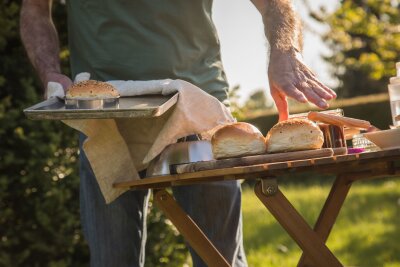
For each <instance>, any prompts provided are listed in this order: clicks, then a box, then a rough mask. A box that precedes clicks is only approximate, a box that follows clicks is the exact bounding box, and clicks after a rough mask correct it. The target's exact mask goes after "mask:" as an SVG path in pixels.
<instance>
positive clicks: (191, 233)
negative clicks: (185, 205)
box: [154, 189, 231, 267]
mask: <svg viewBox="0 0 400 267" xmlns="http://www.w3.org/2000/svg"><path fill="white" fill-rule="evenodd" d="M154 200H155V202H156V204H157V205H158V206H159V208H160V209H161V210H162V211H163V212H164V213H165V215H166V216H167V218H168V219H170V220H171V222H172V223H173V224H174V225H175V227H176V228H177V229H178V231H179V232H180V233H181V234H182V235H183V237H184V238H185V239H186V241H187V242H188V243H189V245H190V246H191V247H192V248H193V249H194V250H195V251H196V253H197V254H198V255H199V256H200V257H201V258H202V259H203V260H204V262H205V263H206V264H207V266H210V267H231V265H230V264H229V263H228V262H227V261H226V260H225V258H224V257H223V256H222V255H221V254H220V253H219V252H218V250H217V249H216V248H215V247H214V245H213V244H212V243H211V241H210V240H209V239H208V238H207V237H206V236H205V234H204V233H203V232H202V231H201V229H200V228H199V227H198V226H197V225H196V223H195V222H194V221H193V220H192V219H191V218H190V217H189V215H187V214H186V213H185V212H184V211H183V209H182V208H181V207H180V206H179V205H178V203H177V202H176V201H175V199H174V198H173V197H172V196H171V195H170V194H169V193H168V192H167V191H165V190H164V189H161V190H154Z"/></svg>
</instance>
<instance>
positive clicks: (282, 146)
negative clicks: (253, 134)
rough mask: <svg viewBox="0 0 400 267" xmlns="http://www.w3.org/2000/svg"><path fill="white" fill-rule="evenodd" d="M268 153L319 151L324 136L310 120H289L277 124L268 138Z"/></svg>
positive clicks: (270, 131)
mask: <svg viewBox="0 0 400 267" xmlns="http://www.w3.org/2000/svg"><path fill="white" fill-rule="evenodd" d="M266 142H267V152H268V153H275V152H289V151H299V150H309V149H319V148H321V147H322V145H323V143H324V135H323V133H322V131H321V130H320V128H319V127H318V125H317V124H315V123H314V122H313V121H311V120H308V119H289V120H286V121H282V122H279V123H277V124H275V126H274V127H272V128H271V130H269V132H268V134H267V137H266Z"/></svg>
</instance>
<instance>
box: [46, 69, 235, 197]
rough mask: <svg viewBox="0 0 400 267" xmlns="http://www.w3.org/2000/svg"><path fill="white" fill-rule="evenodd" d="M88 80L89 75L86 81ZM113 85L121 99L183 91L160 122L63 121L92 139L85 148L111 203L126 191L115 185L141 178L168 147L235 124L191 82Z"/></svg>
mask: <svg viewBox="0 0 400 267" xmlns="http://www.w3.org/2000/svg"><path fill="white" fill-rule="evenodd" d="M82 76H84V75H81V76H80V77H82ZM77 78H78V77H77ZM88 78H89V77H87V75H86V76H85V78H84V79H88ZM76 80H78V79H76ZM109 83H110V84H113V85H114V86H115V87H116V88H117V90H118V91H119V92H120V94H121V96H122V97H124V96H135V95H142V94H149V93H151V94H163V95H170V94H172V93H174V92H178V94H179V96H178V102H177V104H176V105H175V107H173V108H171V109H170V110H169V111H167V112H166V113H165V114H163V115H162V116H160V117H154V118H133V119H132V118H130V119H106V120H93V119H90V120H67V121H64V123H66V124H67V125H69V126H70V127H72V128H74V129H76V130H78V131H80V132H82V133H84V134H85V135H86V136H87V137H88V138H87V139H86V141H85V143H84V145H83V149H84V151H85V153H86V156H87V158H88V160H89V162H90V165H91V167H92V169H93V172H94V174H95V176H96V179H97V181H98V183H99V186H100V190H101V192H102V194H103V196H104V199H105V201H106V202H107V203H110V202H112V201H113V200H115V199H116V198H117V197H118V196H119V195H121V194H122V193H123V192H125V191H126V190H125V189H116V188H113V187H112V184H113V183H114V181H116V180H118V181H123V180H132V179H140V178H139V175H138V173H137V172H138V171H140V170H143V169H145V168H146V167H147V165H148V163H149V162H150V161H151V160H152V159H154V158H155V157H156V156H157V155H158V154H159V153H161V152H162V151H163V150H164V148H165V147H166V146H168V145H169V144H173V143H175V142H176V140H177V139H179V138H181V137H184V136H187V135H190V134H199V133H201V134H204V133H208V135H209V134H210V132H212V131H213V129H215V127H217V126H219V125H223V124H227V123H232V122H234V119H233V117H232V116H231V114H230V112H229V110H228V109H227V108H226V107H225V106H224V105H223V104H222V103H220V102H219V101H218V100H217V99H216V98H214V97H212V96H210V95H208V94H207V93H205V92H204V91H203V90H201V89H200V88H198V87H196V86H195V85H193V84H191V83H188V82H186V81H182V80H170V79H166V80H155V81H109ZM57 86H58V85H57ZM48 87H53V89H51V88H49V90H48V95H49V97H51V96H53V95H59V94H60V92H59V90H57V89H54V88H55V87H56V86H55V85H50V84H49V85H48ZM61 89H62V87H61ZM54 92H57V93H54ZM52 93H53V94H52Z"/></svg>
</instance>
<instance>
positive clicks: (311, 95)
mask: <svg viewBox="0 0 400 267" xmlns="http://www.w3.org/2000/svg"><path fill="white" fill-rule="evenodd" d="M302 91H303V92H304V95H305V96H306V97H307V99H308V101H309V102H311V103H313V104H315V105H316V106H317V107H319V108H323V109H325V108H328V107H329V105H328V103H326V101H325V100H324V99H323V98H321V96H319V95H318V94H317V93H315V92H314V89H313V88H312V87H310V86H309V85H308V84H307V83H303V84H302Z"/></svg>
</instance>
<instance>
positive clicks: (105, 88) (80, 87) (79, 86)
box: [65, 80, 119, 99]
mask: <svg viewBox="0 0 400 267" xmlns="http://www.w3.org/2000/svg"><path fill="white" fill-rule="evenodd" d="M65 97H66V98H67V99H108V98H118V97H119V93H118V91H117V89H116V88H115V87H114V86H112V85H111V84H109V83H106V82H99V81H94V80H88V81H82V82H79V83H76V84H74V85H72V86H71V87H69V89H68V91H67V93H66V95H65Z"/></svg>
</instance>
